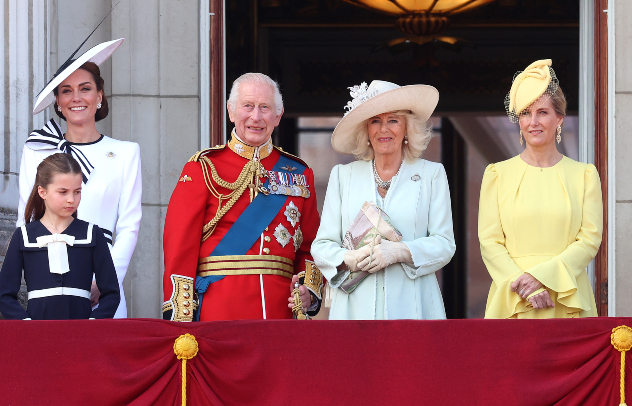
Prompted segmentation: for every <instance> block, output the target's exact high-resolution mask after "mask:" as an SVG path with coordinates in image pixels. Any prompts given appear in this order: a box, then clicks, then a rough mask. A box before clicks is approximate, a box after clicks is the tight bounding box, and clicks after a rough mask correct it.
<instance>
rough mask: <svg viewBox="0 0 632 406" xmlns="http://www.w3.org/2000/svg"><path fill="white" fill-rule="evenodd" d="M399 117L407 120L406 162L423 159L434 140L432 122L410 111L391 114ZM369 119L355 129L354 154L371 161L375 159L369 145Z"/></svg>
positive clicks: (403, 147)
mask: <svg viewBox="0 0 632 406" xmlns="http://www.w3.org/2000/svg"><path fill="white" fill-rule="evenodd" d="M390 113H391V114H395V115H398V116H404V118H405V119H406V134H407V135H408V144H405V143H403V142H402V152H403V153H404V159H405V160H406V162H412V161H414V160H415V159H418V158H420V157H421V154H423V152H424V151H425V150H426V148H427V147H428V144H429V143H430V140H431V139H432V122H431V121H430V120H428V121H427V122H426V121H423V120H422V119H421V118H420V117H419V116H418V115H417V114H415V113H413V112H411V111H410V110H399V111H393V112H390ZM370 119H371V118H368V119H366V120H364V121H363V122H361V123H360V124H358V126H357V127H356V128H355V130H354V133H355V139H356V148H355V149H354V150H353V151H352V154H353V155H354V156H355V157H356V159H360V160H363V161H370V160H372V159H373V158H375V153H374V152H373V147H372V146H371V145H369V144H368V143H367V140H368V139H369V132H368V130H367V127H368V122H369V120H370Z"/></svg>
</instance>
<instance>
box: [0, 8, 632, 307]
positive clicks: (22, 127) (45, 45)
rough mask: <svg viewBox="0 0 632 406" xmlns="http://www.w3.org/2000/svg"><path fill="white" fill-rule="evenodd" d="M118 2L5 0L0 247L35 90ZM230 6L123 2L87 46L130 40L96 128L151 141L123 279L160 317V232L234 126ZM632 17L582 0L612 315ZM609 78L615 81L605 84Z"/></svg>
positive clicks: (585, 78) (138, 301)
mask: <svg viewBox="0 0 632 406" xmlns="http://www.w3.org/2000/svg"><path fill="white" fill-rule="evenodd" d="M116 3H119V2H118V0H113V1H103V0H0V9H1V11H2V12H3V14H4V15H5V18H4V19H3V20H1V21H0V29H1V30H2V31H3V32H4V41H3V42H2V43H0V47H2V51H3V54H4V56H5V59H4V63H3V64H0V83H1V86H0V88H1V89H2V90H3V92H4V97H3V98H1V99H0V109H2V111H3V112H4V114H3V115H2V116H0V120H2V124H1V125H0V129H1V130H2V138H3V140H4V142H3V143H2V144H0V149H1V151H2V157H3V177H2V193H1V194H0V248H2V252H0V254H3V253H4V251H6V245H7V243H8V238H9V237H10V235H11V233H12V232H13V229H14V224H15V218H16V216H17V202H18V191H17V178H18V172H19V165H20V157H21V154H22V149H23V146H24V142H25V140H26V138H27V136H28V134H29V132H30V131H31V130H32V129H36V128H40V127H41V126H42V125H43V124H44V123H45V121H46V120H47V119H48V118H50V116H51V114H52V110H51V109H50V108H49V109H47V110H46V111H45V112H42V113H40V114H39V115H37V116H33V115H32V114H31V110H32V106H33V101H34V99H35V96H36V95H37V93H38V92H39V90H41V89H42V88H43V87H44V85H45V84H46V82H47V81H48V80H49V79H50V78H51V77H52V74H53V73H54V72H55V71H56V69H57V67H58V66H59V64H60V63H61V62H63V61H64V60H65V59H66V58H67V56H68V55H70V54H71V53H72V51H73V50H74V49H75V48H76V47H77V46H78V45H79V44H80V42H81V41H82V40H83V38H85V37H86V36H87V35H88V34H89V33H90V31H92V29H93V28H94V27H95V26H96V25H97V24H98V22H99V21H100V20H101V19H102V18H103V16H105V15H106V14H107V13H108V12H109V11H110V9H111V7H112V5H113V4H116ZM227 3H228V4H230V3H231V2H229V1H219V0H123V1H120V3H119V4H118V5H117V6H116V7H115V9H114V10H113V11H112V13H111V15H110V16H109V17H108V18H107V19H106V20H105V22H104V23H103V25H102V26H101V27H100V28H99V29H98V30H97V31H96V32H95V33H94V35H93V36H92V37H91V39H90V40H89V41H88V43H87V44H86V45H85V46H84V48H83V49H84V50H86V49H88V47H90V46H92V45H95V44H97V43H100V42H103V41H106V40H110V39H116V38H121V37H124V38H125V39H126V40H125V42H124V44H123V45H122V47H121V48H119V50H117V51H116V53H115V54H114V55H113V56H112V58H111V59H110V60H108V61H106V62H105V63H104V65H103V66H102V74H103V77H104V79H105V82H106V91H105V93H106V95H107V97H109V98H110V106H111V108H110V115H109V116H108V118H107V119H105V120H103V121H102V122H100V123H98V126H97V127H98V129H99V131H100V132H102V133H103V134H106V135H109V136H112V137H113V138H117V139H121V140H129V141H134V142H137V143H139V144H140V147H141V157H142V174H143V198H142V208H143V218H142V222H141V228H140V234H139V239H138V244H137V247H136V251H135V253H134V256H133V259H132V262H131V264H130V268H129V270H128V273H127V276H126V279H125V282H124V288H125V290H126V297H127V298H128V313H129V315H130V317H150V318H152V317H160V306H161V303H162V285H161V283H162V272H163V260H162V232H163V224H164V218H165V214H166V209H167V205H168V202H169V198H170V196H171V193H172V191H173V189H174V187H175V185H176V182H177V180H178V177H179V175H180V170H181V168H182V166H183V164H184V163H185V162H186V161H187V160H188V158H189V157H190V156H191V155H192V154H193V153H195V152H196V151H198V150H199V149H202V148H205V147H208V146H210V145H215V144H216V143H219V142H222V141H223V139H224V136H223V134H225V133H226V130H225V128H226V123H225V118H224V117H225V114H224V111H225V100H226V87H227V86H226V84H225V83H224V78H225V77H226V75H225V74H224V71H225V63H224V55H225V52H224V49H225V48H224V45H225V41H226V40H225V37H226V35H225V34H226V29H225V28H224V21H225V20H224V11H225V7H228V6H227V5H226V4H227ZM263 3H265V2H263ZM268 3H270V2H268ZM599 13H601V14H599ZM631 21H632V3H630V2H628V1H626V0H581V1H580V21H579V32H580V50H579V55H580V61H579V77H580V81H579V83H578V87H579V107H578V116H579V159H580V160H582V161H585V162H601V165H602V166H601V167H603V168H606V170H605V171H604V172H606V173H602V180H603V182H604V188H605V190H606V191H607V197H606V200H605V201H604V206H606V208H607V217H606V221H607V228H606V231H605V234H604V241H606V244H604V246H602V252H601V253H600V255H601V257H600V258H598V261H601V262H600V264H601V265H597V267H596V268H597V278H596V279H597V286H596V289H597V291H599V294H598V300H600V301H601V302H602V303H603V302H604V300H605V304H607V310H606V311H605V312H607V314H608V315H610V316H630V315H632V295H630V294H629V292H630V288H632V268H630V267H629V266H628V264H629V263H630V260H632V182H631V181H630V178H629V176H628V170H627V162H628V158H627V157H628V156H629V155H630V154H632V141H631V140H632V138H630V137H629V136H628V134H627V129H628V128H629V127H630V126H629V125H628V124H632V122H630V121H632V115H631V114H629V111H630V109H632V75H630V74H629V72H630V70H632V49H630V47H629V46H627V45H628V42H629V41H630V38H631V37H632V25H631V24H630V22H631ZM600 30H601V31H600ZM599 33H601V34H600V35H601V36H599V35H598V34H599ZM518 68H520V67H516V69H518ZM597 71H599V72H601V74H600V76H599V75H597V76H596V75H595V72H597ZM596 77H597V78H598V79H595V78H596ZM599 78H601V79H599ZM599 80H605V85H606V86H605V88H604V84H603V83H601V82H599ZM229 86H230V84H228V87H229ZM600 97H601V99H600ZM595 106H597V108H596V107H595ZM600 126H601V127H600ZM604 131H605V133H604ZM604 175H606V176H604ZM600 281H601V282H602V284H600ZM603 282H607V283H605V284H604V283H603ZM604 308H605V307H604ZM605 312H604V313H603V314H604V315H605Z"/></svg>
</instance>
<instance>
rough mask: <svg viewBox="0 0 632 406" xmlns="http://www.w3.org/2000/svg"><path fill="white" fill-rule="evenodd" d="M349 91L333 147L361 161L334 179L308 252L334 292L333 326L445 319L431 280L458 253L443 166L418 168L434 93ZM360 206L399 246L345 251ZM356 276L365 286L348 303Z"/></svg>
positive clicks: (382, 86) (378, 88)
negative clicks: (394, 232) (378, 218)
mask: <svg viewBox="0 0 632 406" xmlns="http://www.w3.org/2000/svg"><path fill="white" fill-rule="evenodd" d="M350 89H351V96H352V97H353V100H352V101H350V102H349V103H348V104H347V108H348V109H349V110H350V111H348V112H347V113H346V114H345V116H344V117H343V118H342V120H341V121H340V122H339V123H338V125H337V126H336V129H335V130H334V133H333V135H332V138H331V143H332V145H333V148H334V149H335V150H336V151H338V152H342V153H344V154H352V155H355V156H356V158H357V159H358V160H357V161H355V162H352V163H350V164H348V165H337V166H335V167H334V168H333V170H332V171H331V176H330V178H329V185H328V186H327V195H326V197H325V204H324V206H323V213H322V218H321V223H320V228H319V229H318V234H317V235H316V239H315V240H314V243H313V244H312V249H311V252H312V255H313V256H314V261H315V262H316V264H317V265H318V267H319V268H320V270H321V271H322V273H323V275H324V276H325V277H326V278H327V280H328V281H329V284H330V285H329V286H330V290H329V292H330V293H331V299H332V303H331V310H330V313H329V314H330V317H329V318H330V319H364V320H379V319H445V310H444V306H443V299H442V297H441V291H440V290H439V284H438V283H437V278H436V276H435V272H436V271H437V270H439V269H441V268H442V267H443V266H444V265H445V264H447V263H448V262H450V259H451V258H452V256H453V255H454V251H455V244H454V234H453V230H452V212H451V209H450V192H449V189H448V181H447V178H446V173H445V170H444V168H443V166H442V165H441V164H438V163H435V162H430V161H426V160H424V159H421V158H420V156H421V154H422V152H423V151H424V150H425V149H426V147H427V145H428V142H429V141H430V139H431V136H432V133H431V128H428V126H427V125H426V122H427V120H428V119H429V118H430V115H431V114H432V112H433V111H434V108H435V107H436V105H437V102H438V100H439V93H438V92H437V90H436V89H435V88H434V87H432V86H426V85H414V86H403V87H400V86H398V85H396V84H394V83H390V82H383V81H378V80H376V81H373V82H371V85H370V86H368V88H367V86H366V83H363V84H362V85H360V86H354V87H353V88H350ZM365 202H374V203H375V204H376V205H377V206H378V207H380V208H381V209H382V210H383V211H384V212H386V214H387V215H388V216H389V217H390V220H391V222H392V225H393V226H394V227H395V228H396V229H398V230H399V232H401V234H402V241H401V242H393V241H388V240H386V239H382V240H381V242H380V240H379V239H378V240H376V242H377V243H378V244H377V245H374V246H373V247H371V245H372V244H371V245H365V246H364V247H362V248H360V249H357V250H347V249H345V248H343V239H344V236H345V233H346V231H347V230H348V229H349V226H350V225H351V223H352V222H353V220H354V219H355V217H356V215H357V214H358V212H359V211H360V209H361V208H362V206H363V204H364V203H365ZM359 271H368V272H369V276H368V277H367V278H366V279H364V280H363V281H362V282H360V283H359V284H358V286H357V287H356V288H355V290H353V291H352V292H351V293H346V291H343V290H342V289H340V287H341V285H342V284H343V283H344V281H345V280H346V278H347V277H348V276H347V275H349V273H353V272H359ZM339 273H341V275H339ZM334 276H337V277H336V278H335V279H334Z"/></svg>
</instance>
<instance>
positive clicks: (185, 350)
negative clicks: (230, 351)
mask: <svg viewBox="0 0 632 406" xmlns="http://www.w3.org/2000/svg"><path fill="white" fill-rule="evenodd" d="M198 349H199V347H198V343H197V340H196V339H195V337H194V336H192V335H191V334H189V333H186V334H183V335H181V336H180V337H178V338H176V342H175V343H173V352H174V353H175V354H176V357H177V358H178V359H181V360H182V406H186V404H187V360H188V359H191V358H193V357H195V356H196V355H197V353H198Z"/></svg>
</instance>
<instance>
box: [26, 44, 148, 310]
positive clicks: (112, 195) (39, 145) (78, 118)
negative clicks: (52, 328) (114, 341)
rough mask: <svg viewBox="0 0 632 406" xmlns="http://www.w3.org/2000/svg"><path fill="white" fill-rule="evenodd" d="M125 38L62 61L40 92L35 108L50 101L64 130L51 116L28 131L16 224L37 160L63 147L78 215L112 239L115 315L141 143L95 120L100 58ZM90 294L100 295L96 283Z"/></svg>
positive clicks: (129, 249) (130, 237)
mask: <svg viewBox="0 0 632 406" xmlns="http://www.w3.org/2000/svg"><path fill="white" fill-rule="evenodd" d="M122 42H123V39H118V40H114V41H109V42H105V43H102V44H99V45H97V46H95V47H93V48H92V49H90V50H89V51H87V52H86V53H84V54H83V55H81V56H80V57H79V58H77V59H76V60H69V61H66V63H64V65H62V67H61V68H60V70H58V72H57V74H56V75H55V77H54V78H53V80H51V82H49V84H48V85H47V86H46V87H45V88H44V90H42V92H41V93H40V94H39V96H38V98H37V101H36V103H35V107H34V108H33V114H37V113H39V112H40V111H42V110H44V109H45V108H46V107H47V106H49V105H50V104H52V103H54V109H55V113H56V114H57V115H58V116H59V117H60V118H62V119H63V120H65V121H66V122H67V124H68V126H67V131H66V133H65V134H63V133H62V131H61V129H60V127H59V125H58V124H57V123H56V122H55V121H54V120H53V119H51V120H50V121H49V122H48V123H47V124H46V126H45V127H44V128H42V129H41V130H37V131H34V132H32V133H31V135H30V136H29V138H28V139H27V141H26V146H25V148H24V150H23V152H22V163H21V165H20V185H19V189H20V202H19V206H18V221H17V226H18V227H19V226H21V225H23V224H24V221H25V219H24V208H25V205H26V202H27V200H28V197H29V194H30V191H31V189H32V188H33V183H34V181H35V174H36V171H37V165H38V164H39V163H40V162H41V161H42V160H43V159H44V158H46V157H47V156H49V155H51V154H54V153H58V152H60V151H61V152H65V153H69V154H71V155H72V156H73V157H74V158H75V159H77V161H78V162H79V163H80V165H81V169H82V173H83V189H82V199H81V203H80V205H79V208H78V210H77V216H78V218H79V219H81V220H84V221H87V222H90V223H94V224H97V225H98V226H99V227H100V228H101V229H102V230H103V234H104V235H105V237H106V239H107V240H108V242H109V243H110V248H111V249H110V252H111V254H112V259H113V261H114V266H115V268H116V274H117V277H118V281H119V287H120V291H121V302H120V304H119V307H118V309H117V311H116V314H115V316H114V317H115V318H124V317H127V307H126V302H125V295H124V293H123V285H122V284H123V279H124V278H125V274H126V272H127V268H128V266H129V262H130V259H131V257H132V254H133V252H134V248H135V247H136V241H137V239H138V229H139V226H140V219H141V191H142V184H141V167H140V148H139V146H138V144H137V143H135V142H127V141H120V140H115V139H113V138H110V137H108V136H105V135H102V134H99V132H98V131H97V128H96V125H95V123H96V121H99V120H102V119H104V118H105V117H106V116H107V115H108V103H107V99H106V97H105V95H104V94H103V85H104V81H103V78H101V74H100V71H99V67H98V64H100V63H102V62H103V61H105V60H106V59H107V58H108V57H109V56H110V55H111V54H112V53H113V52H114V50H116V48H118V47H119V46H120V45H121V43H122ZM92 296H93V298H95V297H96V298H98V290H97V289H96V284H94V283H93V286H92ZM93 303H95V300H93Z"/></svg>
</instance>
